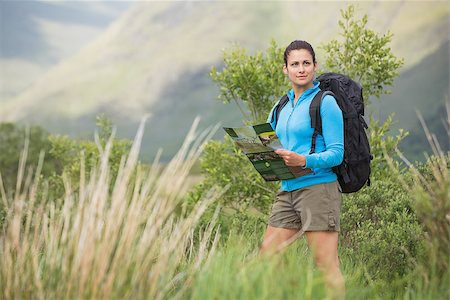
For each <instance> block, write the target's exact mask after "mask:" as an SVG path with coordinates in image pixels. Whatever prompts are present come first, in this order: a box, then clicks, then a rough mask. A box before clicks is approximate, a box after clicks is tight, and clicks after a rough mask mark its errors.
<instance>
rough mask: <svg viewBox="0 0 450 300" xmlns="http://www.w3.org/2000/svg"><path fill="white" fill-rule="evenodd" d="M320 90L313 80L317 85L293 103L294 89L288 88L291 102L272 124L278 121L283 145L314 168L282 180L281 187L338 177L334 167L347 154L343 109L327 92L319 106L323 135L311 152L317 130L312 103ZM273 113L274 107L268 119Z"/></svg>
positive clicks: (295, 186)
mask: <svg viewBox="0 0 450 300" xmlns="http://www.w3.org/2000/svg"><path fill="white" fill-rule="evenodd" d="M319 91H320V88H319V82H314V87H312V88H310V89H308V90H306V91H305V92H303V94H302V95H300V98H299V99H298V100H297V103H296V105H295V107H294V90H292V89H291V90H289V92H288V93H287V95H288V98H289V102H288V103H287V104H286V106H285V107H284V108H283V109H282V110H281V112H280V116H279V120H277V121H276V120H274V122H273V123H272V127H274V128H275V122H276V128H275V132H276V134H277V136H278V138H279V139H280V142H281V144H282V145H283V147H284V148H285V149H287V150H291V151H294V152H296V153H299V154H302V155H305V157H306V166H305V167H307V168H311V169H312V170H313V173H312V174H308V175H305V176H302V177H298V178H294V179H288V180H282V181H281V189H282V190H285V191H293V190H296V189H300V188H303V187H306V186H310V185H314V184H319V183H326V182H333V181H336V179H337V177H336V174H334V172H333V171H332V170H331V167H333V166H337V165H339V164H340V163H341V162H342V159H343V157H344V123H343V118H342V111H341V109H340V108H339V106H338V105H337V103H336V100H335V99H334V97H333V96H329V95H327V96H325V97H324V99H323V101H322V105H321V107H320V115H321V117H322V135H318V136H317V139H316V150H315V153H313V154H309V152H310V150H311V139H312V134H313V132H314V129H313V128H311V118H310V116H309V105H310V104H311V101H312V99H313V98H314V96H315V95H316V94H317V93H318V92H319ZM274 107H275V106H274ZM272 113H273V108H272V111H271V112H270V114H269V118H268V121H267V122H271V120H272Z"/></svg>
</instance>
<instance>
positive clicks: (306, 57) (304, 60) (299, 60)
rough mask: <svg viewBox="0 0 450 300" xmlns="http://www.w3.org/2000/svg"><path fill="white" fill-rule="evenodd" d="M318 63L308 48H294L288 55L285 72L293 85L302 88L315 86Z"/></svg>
mask: <svg viewBox="0 0 450 300" xmlns="http://www.w3.org/2000/svg"><path fill="white" fill-rule="evenodd" d="M316 68H317V65H316V64H314V62H313V57H312V55H311V53H310V52H309V51H308V50H305V49H299V50H292V51H291V52H289V54H288V56H287V66H284V67H283V71H284V74H286V75H288V77H289V80H290V81H291V82H292V85H293V86H296V87H298V88H301V89H308V88H310V87H313V79H314V74H315V72H316Z"/></svg>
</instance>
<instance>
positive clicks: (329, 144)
mask: <svg viewBox="0 0 450 300" xmlns="http://www.w3.org/2000/svg"><path fill="white" fill-rule="evenodd" d="M316 69H317V62H316V58H315V53H314V49H313V48H312V46H311V45H310V44H309V43H308V42H306V41H300V40H296V41H293V42H292V43H291V44H290V45H289V46H288V47H287V48H286V50H285V52H284V66H283V71H284V74H286V75H287V76H288V78H289V80H290V81H291V84H292V89H291V90H289V91H288V93H287V96H288V98H289V101H288V103H287V104H286V106H284V108H283V109H282V110H281V111H280V113H279V117H278V120H276V118H272V114H273V109H272V112H271V114H270V115H269V119H268V120H269V121H268V122H271V120H273V121H272V126H273V127H274V128H275V132H276V134H277V135H278V138H279V139H280V141H281V143H282V145H283V147H284V148H285V149H282V150H277V151H276V153H278V154H279V155H280V156H281V157H282V158H283V160H284V161H285V163H286V165H288V166H302V167H305V168H310V169H312V171H313V172H312V173H310V174H308V175H305V176H302V177H298V178H294V179H289V180H282V181H281V189H280V190H279V191H278V193H277V196H276V199H275V202H274V204H273V207H272V212H271V215H270V219H269V225H268V227H267V230H266V233H265V235H264V240H263V243H262V246H261V252H262V253H273V252H276V251H278V250H281V249H282V248H283V247H284V246H286V245H287V244H289V243H290V242H291V241H292V239H295V238H296V237H297V236H298V234H299V232H300V230H301V229H302V227H306V225H308V226H307V227H306V228H303V229H304V230H305V236H306V239H307V242H308V246H309V247H310V249H311V250H312V253H313V256H314V261H315V263H316V265H317V266H318V267H319V268H320V269H321V270H322V272H323V273H324V276H325V280H326V283H327V285H328V286H329V287H331V288H333V290H334V291H336V292H338V293H337V295H339V294H340V295H343V293H344V279H343V277H342V274H341V271H340V268H339V258H338V233H339V214H340V206H341V193H340V190H339V184H338V182H337V177H336V174H334V173H333V171H332V169H331V168H332V167H333V166H336V165H339V164H340V163H341V162H342V159H343V153H344V129H343V118H342V112H341V110H340V108H339V106H338V105H337V103H336V100H335V99H334V97H332V96H330V95H327V96H325V97H324V99H323V101H322V105H321V117H322V135H318V136H317V139H316V147H315V151H314V153H313V154H310V153H309V152H310V149H311V139H312V134H313V129H312V128H311V118H310V116H309V105H310V104H311V101H312V99H313V98H314V96H315V95H316V93H317V92H319V90H320V88H319V82H316V81H314V78H315V77H314V76H315V71H316Z"/></svg>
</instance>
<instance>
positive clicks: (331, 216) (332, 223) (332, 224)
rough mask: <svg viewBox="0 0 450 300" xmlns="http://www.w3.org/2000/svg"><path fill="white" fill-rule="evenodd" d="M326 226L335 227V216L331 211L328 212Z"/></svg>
mask: <svg viewBox="0 0 450 300" xmlns="http://www.w3.org/2000/svg"><path fill="white" fill-rule="evenodd" d="M328 227H329V228H330V229H334V228H335V227H336V218H335V217H334V214H333V213H329V214H328Z"/></svg>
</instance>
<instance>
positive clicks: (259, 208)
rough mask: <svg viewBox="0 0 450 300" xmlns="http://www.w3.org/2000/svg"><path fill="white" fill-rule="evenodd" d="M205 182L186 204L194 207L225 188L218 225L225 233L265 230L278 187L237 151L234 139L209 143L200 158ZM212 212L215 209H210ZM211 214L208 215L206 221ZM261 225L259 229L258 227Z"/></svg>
mask: <svg viewBox="0 0 450 300" xmlns="http://www.w3.org/2000/svg"><path fill="white" fill-rule="evenodd" d="M200 165H201V168H202V173H203V175H204V180H203V181H202V182H201V183H200V184H198V185H197V186H195V187H194V189H193V191H191V192H190V193H189V195H188V199H187V202H188V203H189V204H190V205H194V204H195V203H197V202H198V200H199V199H200V198H201V197H202V195H204V193H205V191H208V190H210V189H211V188H212V187H214V186H216V187H220V188H226V191H225V192H224V193H223V194H222V196H221V197H220V198H219V200H218V201H219V204H220V205H221V206H222V207H223V208H222V210H221V213H220V216H219V223H220V224H221V226H222V231H223V232H229V230H231V228H233V229H235V230H245V229H246V228H249V227H248V225H250V224H253V225H251V226H250V228H254V226H258V228H260V227H261V226H264V225H263V224H265V222H266V221H267V220H266V218H267V215H268V213H269V210H270V207H271V204H272V202H273V199H274V197H275V193H276V190H277V189H278V187H279V183H278V182H276V183H273V182H271V183H268V182H265V181H264V179H263V178H262V177H261V175H259V173H258V172H257V171H256V170H255V169H254V167H253V165H252V164H251V163H250V161H249V160H248V159H247V157H246V156H245V155H244V154H243V153H242V151H241V150H240V149H239V148H237V147H236V146H235V144H234V142H233V140H232V139H231V138H228V137H225V140H224V142H221V141H214V140H211V141H209V142H208V143H207V144H206V145H205V148H204V151H203V154H202V156H201V158H200ZM210 209H212V208H210ZM211 214H212V211H210V212H209V213H207V214H205V220H207V218H208V216H210V215H211ZM256 224H259V225H256Z"/></svg>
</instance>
